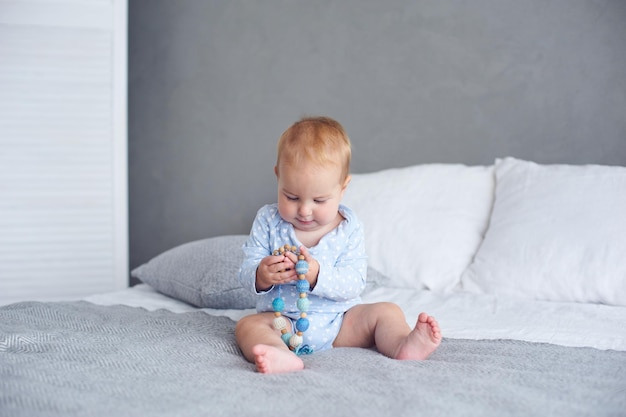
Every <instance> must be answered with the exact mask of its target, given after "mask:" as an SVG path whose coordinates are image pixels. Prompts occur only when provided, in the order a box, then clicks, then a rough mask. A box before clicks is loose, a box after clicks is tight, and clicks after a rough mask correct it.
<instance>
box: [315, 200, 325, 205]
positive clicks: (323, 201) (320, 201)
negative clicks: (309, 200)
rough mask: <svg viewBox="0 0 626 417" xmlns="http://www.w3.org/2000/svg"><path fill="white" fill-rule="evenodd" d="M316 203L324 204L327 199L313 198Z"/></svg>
mask: <svg viewBox="0 0 626 417" xmlns="http://www.w3.org/2000/svg"><path fill="white" fill-rule="evenodd" d="M313 201H315V204H324V203H325V202H326V201H327V200H313Z"/></svg>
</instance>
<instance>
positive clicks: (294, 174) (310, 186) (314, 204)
mask: <svg viewBox="0 0 626 417" xmlns="http://www.w3.org/2000/svg"><path fill="white" fill-rule="evenodd" d="M340 177H341V169H340V167H339V165H325V166H316V165H314V164H311V163H308V162H305V163H302V164H299V165H298V166H293V165H291V164H281V165H280V169H279V171H278V212H279V213H280V216H281V217H282V218H283V220H285V221H287V222H289V223H291V224H292V225H293V226H294V228H295V229H296V230H299V231H303V232H320V234H322V235H323V234H325V233H327V232H329V231H330V230H332V229H333V228H335V227H336V226H337V224H338V218H340V215H339V211H338V210H339V203H340V202H341V199H342V197H343V194H344V191H345V188H346V187H345V185H344V184H342V183H341V182H340ZM339 221H340V220H339Z"/></svg>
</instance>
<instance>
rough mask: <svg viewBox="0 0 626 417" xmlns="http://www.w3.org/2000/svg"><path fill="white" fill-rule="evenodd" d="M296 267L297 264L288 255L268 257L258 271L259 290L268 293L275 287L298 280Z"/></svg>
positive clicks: (257, 285) (263, 260) (257, 282)
mask: <svg viewBox="0 0 626 417" xmlns="http://www.w3.org/2000/svg"><path fill="white" fill-rule="evenodd" d="M291 255H293V254H291ZM294 256H295V255H294ZM296 261H297V259H296ZM294 266H295V263H294V261H293V260H292V259H291V258H290V257H289V256H288V253H286V254H284V255H270V256H266V257H265V258H263V259H262V260H261V262H260V263H259V267H258V268H257V270H256V288H257V290H258V291H267V290H269V289H270V288H271V287H272V286H274V285H280V284H286V283H288V282H291V281H294V280H296V279H297V277H296V271H295V269H294Z"/></svg>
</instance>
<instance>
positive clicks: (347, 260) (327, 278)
mask: <svg viewBox="0 0 626 417" xmlns="http://www.w3.org/2000/svg"><path fill="white" fill-rule="evenodd" d="M316 266H317V271H318V272H317V282H316V285H315V288H314V290H313V291H312V292H311V294H314V295H317V296H319V297H324V298H328V299H330V300H335V301H347V300H350V299H353V298H357V297H359V296H360V295H361V293H362V292H363V290H364V289H365V279H366V273H367V256H366V254H365V239H364V236H363V229H362V228H361V227H357V228H355V230H353V231H352V233H351V235H350V236H349V237H348V239H347V240H346V243H345V245H344V246H343V248H342V251H341V253H339V254H337V256H336V257H333V258H330V259H321V258H319V257H318V260H317V261H316Z"/></svg>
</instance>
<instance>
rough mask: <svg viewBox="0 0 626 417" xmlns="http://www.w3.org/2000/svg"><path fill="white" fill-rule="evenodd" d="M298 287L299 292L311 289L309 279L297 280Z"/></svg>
mask: <svg viewBox="0 0 626 417" xmlns="http://www.w3.org/2000/svg"><path fill="white" fill-rule="evenodd" d="M296 288H297V289H298V292H307V291H309V288H310V287H309V281H307V280H306V279H299V280H298V282H296Z"/></svg>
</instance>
